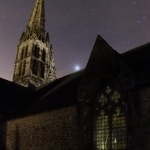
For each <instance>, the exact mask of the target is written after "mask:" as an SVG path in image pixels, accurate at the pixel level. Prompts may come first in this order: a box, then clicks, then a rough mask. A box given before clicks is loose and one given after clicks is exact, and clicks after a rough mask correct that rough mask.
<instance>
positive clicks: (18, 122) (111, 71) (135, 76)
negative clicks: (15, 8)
mask: <svg viewBox="0 0 150 150" xmlns="http://www.w3.org/2000/svg"><path fill="white" fill-rule="evenodd" d="M149 56H150V43H147V44H145V45H141V46H139V47H137V48H134V49H132V50H129V51H127V52H125V53H122V54H119V53H118V52H116V51H115V50H114V49H113V48H112V47H111V46H110V45H109V44H108V43H107V42H106V41H105V40H104V39H103V38H102V37H101V36H99V35H98V36H97V39H96V42H95V44H94V46H93V50H92V52H91V55H90V57H89V61H88V63H87V65H86V68H85V69H83V70H81V71H78V72H75V73H73V74H69V75H66V76H64V77H61V78H59V79H57V78H56V69H55V65H54V60H53V52H52V45H51V44H50V40H49V34H48V33H46V32H45V13H44V0H36V3H35V7H34V9H33V12H32V15H31V18H30V21H29V23H28V25H27V28H26V31H25V32H23V34H22V36H21V38H20V41H19V45H18V48H17V55H16V61H15V66H14V76H13V82H10V81H6V80H4V79H0V91H1V94H0V150H150V63H149Z"/></svg>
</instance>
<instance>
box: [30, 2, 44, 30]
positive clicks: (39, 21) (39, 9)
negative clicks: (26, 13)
mask: <svg viewBox="0 0 150 150" xmlns="http://www.w3.org/2000/svg"><path fill="white" fill-rule="evenodd" d="M27 30H30V33H31V32H32V33H33V32H35V33H37V32H45V10H44V0H36V3H35V7H34V9H33V12H32V15H31V18H30V20H29V23H28V26H27Z"/></svg>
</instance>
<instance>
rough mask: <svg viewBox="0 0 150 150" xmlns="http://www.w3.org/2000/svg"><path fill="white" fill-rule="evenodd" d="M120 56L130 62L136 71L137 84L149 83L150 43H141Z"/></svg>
mask: <svg viewBox="0 0 150 150" xmlns="http://www.w3.org/2000/svg"><path fill="white" fill-rule="evenodd" d="M122 56H123V57H124V58H125V59H126V60H127V61H128V62H129V63H130V64H131V66H132V67H133V69H134V70H135V72H136V76H137V81H138V82H137V84H138V85H139V86H141V85H144V84H149V83H150V43H147V44H144V45H141V46H139V47H136V48H134V49H131V50H129V51H127V52H124V53H122Z"/></svg>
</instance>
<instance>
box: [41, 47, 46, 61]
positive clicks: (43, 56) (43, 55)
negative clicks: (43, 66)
mask: <svg viewBox="0 0 150 150" xmlns="http://www.w3.org/2000/svg"><path fill="white" fill-rule="evenodd" d="M45 58H46V52H45V49H43V50H42V61H44V62H45Z"/></svg>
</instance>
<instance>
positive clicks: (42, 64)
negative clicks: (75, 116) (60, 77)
mask: <svg viewBox="0 0 150 150" xmlns="http://www.w3.org/2000/svg"><path fill="white" fill-rule="evenodd" d="M51 45H52V44H50V39H49V34H48V33H45V9H44V0H36V3H35V6H34V9H33V12H32V14H31V17H30V20H29V23H28V25H27V29H26V31H25V32H23V33H22V35H21V38H20V42H19V45H18V52H17V56H16V61H15V68H14V76H13V82H15V83H18V84H20V85H22V86H25V87H28V86H31V85H32V87H33V86H35V87H38V86H41V85H43V84H45V83H48V82H51V81H53V80H55V79H56V73H55V72H56V69H55V65H54V60H53V52H52V46H51Z"/></svg>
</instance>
